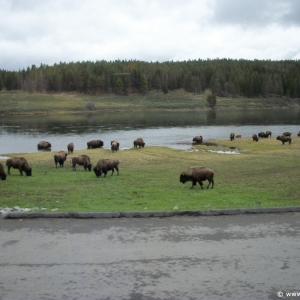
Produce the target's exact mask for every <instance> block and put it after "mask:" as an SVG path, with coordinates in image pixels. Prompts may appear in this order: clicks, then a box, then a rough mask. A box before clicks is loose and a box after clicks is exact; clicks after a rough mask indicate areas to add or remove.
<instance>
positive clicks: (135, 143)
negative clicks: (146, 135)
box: [133, 138, 145, 148]
mask: <svg viewBox="0 0 300 300" xmlns="http://www.w3.org/2000/svg"><path fill="white" fill-rule="evenodd" d="M133 146H134V147H135V148H137V146H139V148H141V147H143V148H144V146H145V143H144V140H143V139H142V138H137V139H136V140H134V141H133Z"/></svg>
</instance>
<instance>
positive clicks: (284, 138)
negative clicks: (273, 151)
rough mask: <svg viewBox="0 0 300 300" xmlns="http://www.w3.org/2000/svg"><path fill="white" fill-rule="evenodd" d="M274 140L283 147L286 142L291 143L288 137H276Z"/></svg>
mask: <svg viewBox="0 0 300 300" xmlns="http://www.w3.org/2000/svg"><path fill="white" fill-rule="evenodd" d="M276 140H278V141H282V145H284V143H287V142H288V143H289V144H291V143H292V138H291V137H289V136H286V135H281V136H278V137H277V138H276Z"/></svg>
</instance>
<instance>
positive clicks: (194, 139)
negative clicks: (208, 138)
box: [193, 135, 203, 144]
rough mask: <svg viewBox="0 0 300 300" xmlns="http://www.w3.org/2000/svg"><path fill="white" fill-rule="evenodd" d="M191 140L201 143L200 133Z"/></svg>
mask: <svg viewBox="0 0 300 300" xmlns="http://www.w3.org/2000/svg"><path fill="white" fill-rule="evenodd" d="M193 142H194V143H199V144H201V143H203V137H202V135H197V136H195V137H194V138H193Z"/></svg>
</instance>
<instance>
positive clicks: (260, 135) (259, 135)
mask: <svg viewBox="0 0 300 300" xmlns="http://www.w3.org/2000/svg"><path fill="white" fill-rule="evenodd" d="M258 137H259V138H261V139H263V138H267V137H268V135H267V134H266V133H264V132H263V131H261V132H259V133H258Z"/></svg>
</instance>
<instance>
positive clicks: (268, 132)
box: [266, 130, 272, 138]
mask: <svg viewBox="0 0 300 300" xmlns="http://www.w3.org/2000/svg"><path fill="white" fill-rule="evenodd" d="M266 136H267V138H268V137H272V131H270V130H267V131H266Z"/></svg>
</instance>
